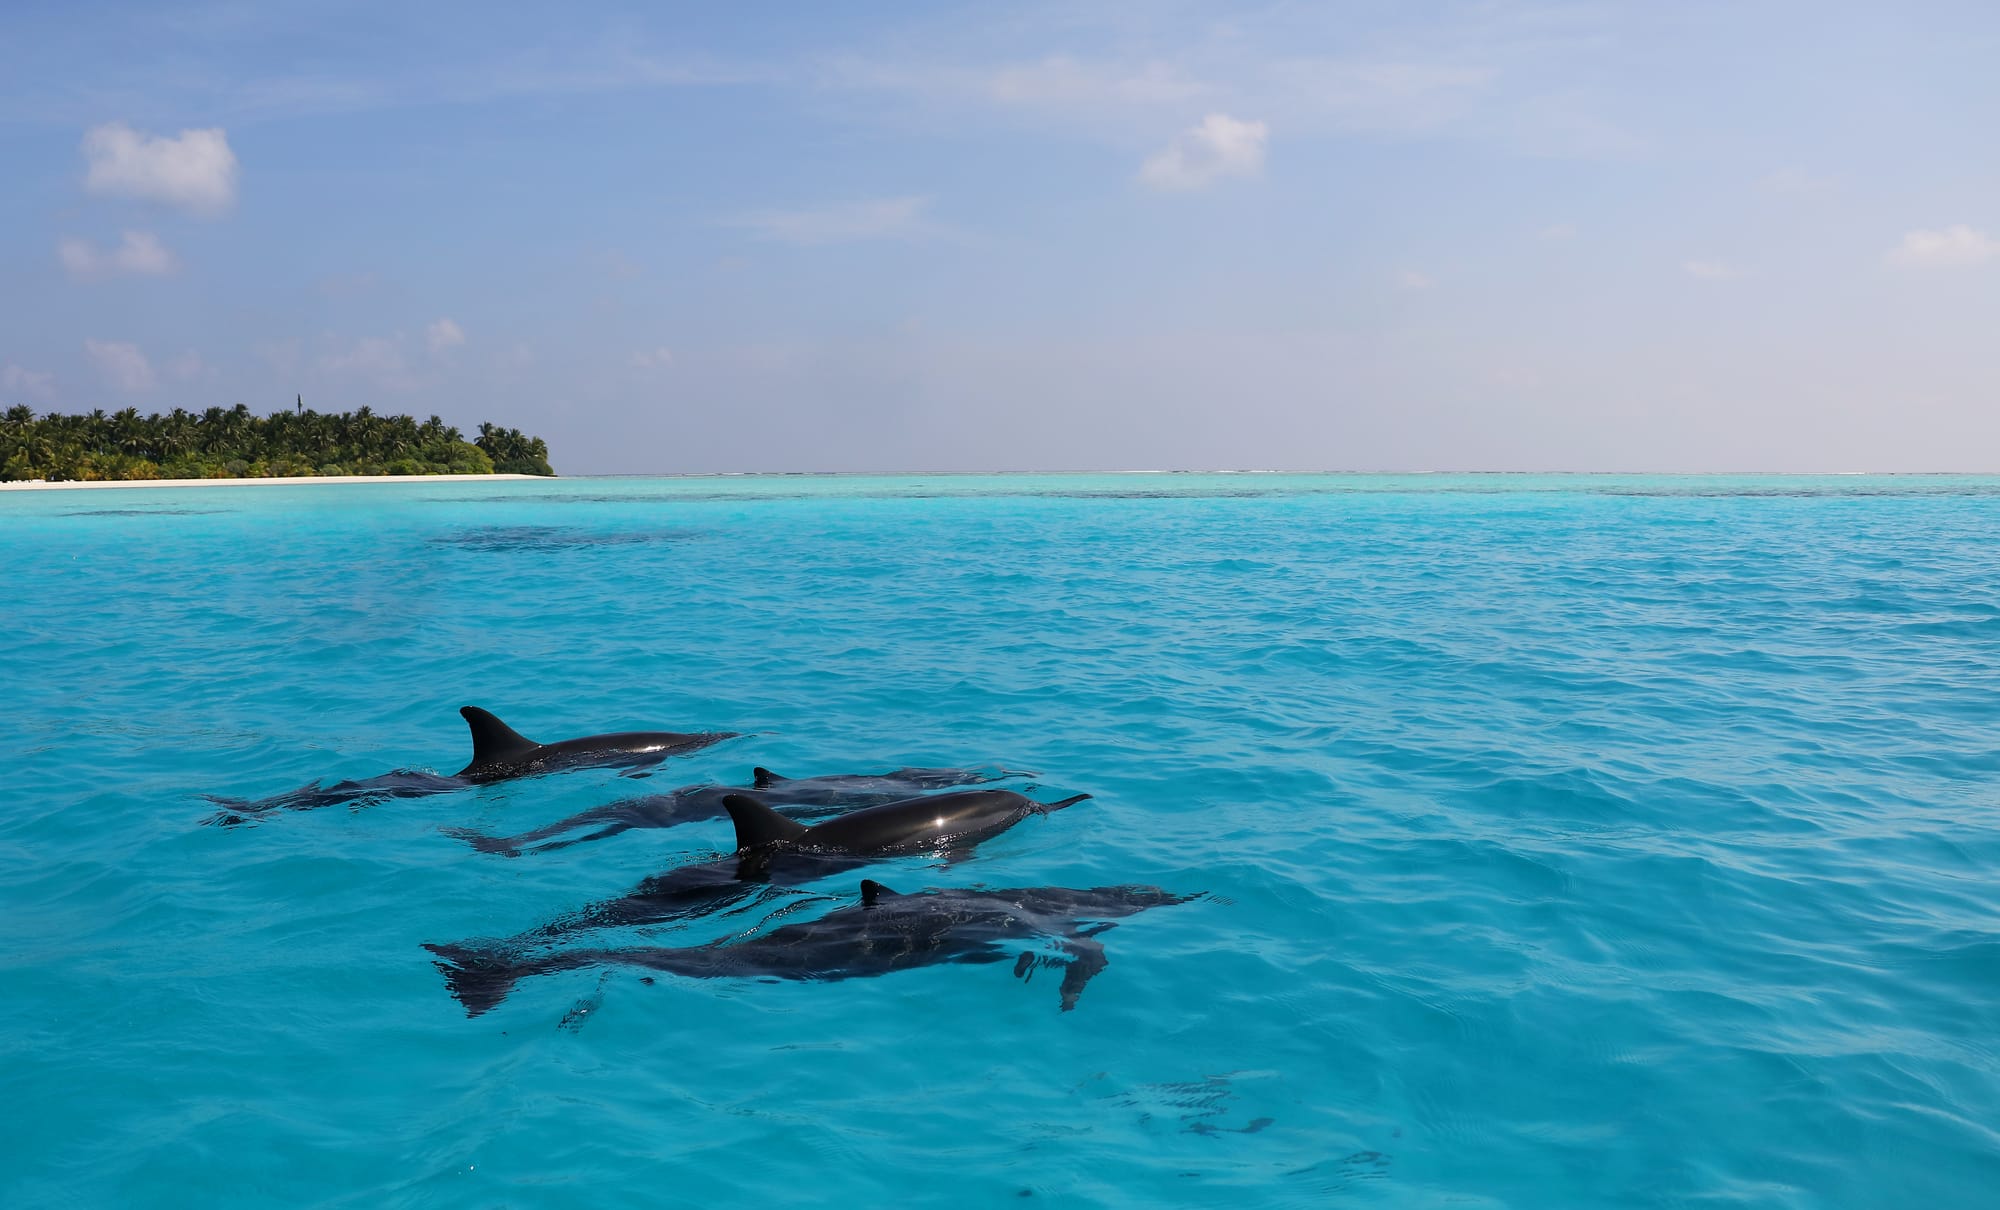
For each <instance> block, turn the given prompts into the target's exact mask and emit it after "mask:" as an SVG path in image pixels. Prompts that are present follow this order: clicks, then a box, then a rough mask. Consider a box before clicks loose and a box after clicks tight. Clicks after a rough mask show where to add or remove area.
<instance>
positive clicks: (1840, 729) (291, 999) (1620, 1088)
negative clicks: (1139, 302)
mask: <svg viewBox="0 0 2000 1210" xmlns="http://www.w3.org/2000/svg"><path fill="white" fill-rule="evenodd" d="M80 499H81V498H80V497H79V496H77V495H75V494H72V493H65V492H46V493H18V494H8V495H6V496H0V558H4V562H5V566H6V567H7V569H8V570H7V574H6V584H7V586H6V589H5V590H4V598H0V602H3V603H0V610H4V630H0V678H4V683H5V685H6V691H5V702H6V705H5V710H4V719H5V723H6V725H5V726H4V727H0V767H4V768H5V769H6V771H7V776H6V790H7V793H6V796H5V797H6V809H5V810H4V812H0V968H4V970H5V976H6V988H7V995H5V996H4V997H0V1054H4V1061H0V1100H4V1103H5V1104H7V1105H9V1106H10V1107H11V1108H12V1110H13V1112H12V1113H11V1114H10V1115H9V1126H8V1129H7V1130H6V1131H4V1132H0V1204H5V1205H8V1206H67V1205H168V1204H188V1203H190V1202H200V1203H204V1204H211V1205H219V1206H227V1205H239V1204H240V1205H270V1204H283V1205H327V1206H354V1207H361V1206H369V1207H373V1206H382V1205H391V1206H428V1205H464V1204H481V1205H488V1204H522V1205H548V1204H559V1205H619V1204H651V1203H654V1202H657V1201H659V1200H660V1199H661V1198H662V1196H669V1195H670V1197H671V1200H673V1201H675V1202H678V1203H685V1204H695V1203H700V1202H711V1203H716V1204H739V1203H744V1202H749V1201H751V1200H752V1199H756V1200H760V1201H765V1202H770V1201H773V1200H776V1201H781V1202H798V1201H806V1200H817V1201H821V1202H824V1203H826V1204H858V1203H862V1202H864V1201H883V1200H887V1201H889V1202H890V1203H891V1204H904V1203H916V1204H947V1203H955V1204H967V1205H984V1204H1000V1203H1006V1204H1019V1199H1020V1198H1022V1197H1033V1198H1034V1199H1036V1201H1037V1202H1038V1203H1041V1204H1051V1203H1052V1204H1060V1205H1132V1206H1141V1205H1144V1206H1151V1205H1161V1204H1182V1205H1216V1206H1224V1205H1226V1206H1241V1205H1272V1206H1284V1205H1297V1206H1309V1205H1310V1206H1324V1205H1327V1204H1382V1205H1396V1206H1418V1205H1445V1204H1450V1205H1455V1206H1479V1207H1500V1206H1517V1207H1534V1208H1546V1207H1557V1206H1579V1207H1582V1206H1604V1205H1633V1206H1640V1205H1651V1206H1684V1205H1690V1204H1697V1203H1699V1204H1703V1205H1710V1204H1738V1205H1755V1206H1760V1207H1762V1206H1787V1207H1790V1206H1796V1207H1822V1206H1852V1207H1875V1206H1887V1205H1926V1206H1933V1207H1957V1206H1968V1207H1970V1206H1983V1205H1990V1204H1992V1202H1991V1199H1992V1197H1993V1191H1994V1190H1995V1189H2000V1041H1996V1039H2000V878H1996V877H1995V874H1994V871H1995V868H1996V865H2000V745H1996V743H1995V737H1996V732H1995V727H1994V722H1995V706H1994V703H1995V701H1996V700H2000V698H1996V691H2000V548H1996V535H2000V481H1996V480H1990V479H1954V478H1935V479H1922V478H1872V477H1871V478H1858V479H1857V478H1850V479H1839V478H1829V479H1797V478H1770V479H1748V478H1625V477H1610V476H1601V477H1599V476H1593V477H1573V478H1565V477H1528V476H1471V477H1448V476H1420V477H1397V476H1269V475H1228V476H1185V475H1159V476H1108V475H1107V476H1079V475H1064V476H1030V477H1012V478H981V477H965V476H909V477H899V478H884V479H868V478H845V477H843V478H810V477H796V476H786V477H773V478H768V479H761V478H741V479H732V478H711V479H686V480H644V479H603V480H586V481H577V480H562V481H556V482H551V483H523V484H507V485H500V486H496V485H494V484H491V483H478V484H467V485H463V486H460V485H452V484H437V483H423V484H409V485H394V486H375V485H361V486H352V487H328V486H316V487H300V488H284V487H271V488H259V489H231V488H212V489H189V490H185V491H162V490H155V491H140V490H132V491H117V490H114V491H105V492H98V493H92V494H91V495H90V498H89V499H88V501H87V502H85V503H83V504H80V503H79V500H80ZM467 703H476V704H480V705H484V706H487V707H489V708H491V709H493V710H494V711H496V712H497V713H499V714H500V715H501V716H502V717H503V718H505V719H507V720H508V721H509V722H511V723H513V724H514V725H515V726H516V727H518V728H520V729H521V730H522V731H524V732H526V733H528V734H530V735H533V736H536V737H538V738H543V739H557V738H562V737H565V736H569V735H575V734H582V733H587V732H592V731H605V730H622V729H636V728H664V729H672V730H685V731H692V730H706V729H721V730H733V731H743V732H753V733H755V734H753V735H750V736H748V737H747V738H744V739H739V740H734V741H730V742H729V743H726V744H722V745H718V746H717V747H715V748H712V749H709V750H706V751H703V752H700V753H698V754H695V755H693V756H691V757H689V758H686V759H680V760H675V761H672V762H670V763H669V764H668V765H667V766H665V767H663V768H662V769H660V770H658V771H656V772H654V773H653V775H652V777H651V778H650V779H648V780H636V781H635V780H632V779H628V778H621V777H619V776H618V775H617V774H616V773H615V772H613V771H606V770H596V771H585V772H577V773H571V774H564V775H560V776H554V777H548V778H543V779H539V780H532V781H521V782H512V783H506V784H501V785H495V786H488V787H482V788H477V789H466V790H462V791H454V792H451V793H446V794H440V795H435V796H430V797H422V798H412V799H398V800H391V801H387V802H383V803H380V804H379V805H373V806H365V807H362V808H359V809H349V808H346V807H336V808H330V809H321V810H314V811H300V812H276V813H274V814H272V815H271V816H269V817H264V818H259V819H256V820H253V821H250V822H248V823H246V824H245V825H244V826H238V827H232V828H218V827H205V826H202V825H203V821H204V819H206V818H209V817H210V816H212V814H213V812H214V806H213V804H212V803H209V802H207V801H206V800H205V799H204V798H203V797H202V796H203V795H204V794H217V795H223V796H228V797H236V798H251V799H255V798H263V797H266V796H270V795H274V794H278V793H282V792H284V791H288V790H292V789H294V788H297V787H299V786H300V785H301V784H303V783H308V782H312V781H315V780H318V779H325V780H326V781H328V782H331V781H335V780H339V779H345V778H366V777H371V776H375V775H379V774H383V773H386V772H388V771H390V770H402V769H415V770H426V769H428V770H434V771H440V772H445V773H449V772H452V771H453V770H455V769H457V768H458V767H459V766H460V765H462V764H463V763H464V761H465V758H466V755H467V749H468V745H467V741H466V736H465V731H464V726H463V724H462V723H461V722H460V720H459V718H458V716H457V714H456V713H455V712H456V710H457V708H458V707H459V706H460V705H463V704H467ZM753 764H763V765H768V766H770V767H772V768H775V769H778V770H780V771H781V772H784V773H788V774H794V775H809V774H818V773H841V772H867V771H883V770H888V769H894V768H898V767H902V766H951V767H968V768H969V767H983V766H994V767H999V768H1014V769H1034V770H1038V771H1039V772H1040V777H1039V779H1038V782H1039V784H1040V786H1041V787H1043V789H1042V790H1040V791H1038V793H1041V794H1042V796H1043V797H1044V798H1053V797H1056V796H1058V795H1062V796H1066V795H1069V794H1076V793H1082V792H1086V791H1087V792H1089V793H1091V794H1093V795H1094V796H1095V797H1094V798H1093V799H1091V800H1090V801H1088V802H1085V803H1081V804H1079V805H1078V806H1076V807H1073V808H1071V809H1069V810H1066V811H1063V812H1060V813H1058V814H1054V815H1051V816H1048V817H1046V818H1032V819H1029V820H1027V821H1026V822H1024V823H1022V824H1021V825H1020V826H1018V827H1016V828H1014V829H1013V830H1012V831H1010V832H1008V833H1007V834H1006V835H1004V836H1002V837H1000V838H998V839H997V840H994V841H992V842H989V843H988V844H986V845H984V846H982V848H981V849H980V850H979V852H978V854H977V855H976V856H975V857H973V858H972V859H970V860H967V861H960V862H954V863H948V864H944V863H937V862H928V861H925V860H922V859H918V858H903V859H899V860H896V861H892V862H889V863H886V864H884V865H880V866H876V867H873V868H872V869H871V870H870V871H868V872H870V873H872V875H873V876H874V877H876V878H879V879H880V880H882V881H883V882H885V883H888V884H889V885H891V886H893V887H896V888H898V889H901V890H918V889H922V888H924V887H927V886H967V887H969V886H982V885H983V886H989V887H1004V886H1041V885H1060V886H1070V887H1091V886H1102V885H1107V884H1114V883H1147V884H1155V885H1158V886H1162V887H1165V888H1167V889H1169V890H1173V891H1178V892H1196V891H1205V892H1208V893H1209V895H1208V897H1207V898H1205V899H1203V900H1201V901H1198V902H1195V903H1190V904H1185V905H1181V906H1177V907H1171V908H1165V909H1161V910H1157V911H1149V912H1145V913H1143V914H1140V915H1136V916H1133V917H1130V918H1127V919H1125V920H1122V921H1120V922H1119V924H1118V927H1116V928H1114V929H1112V930H1110V931H1109V932H1107V933H1105V934H1103V936H1102V938H1101V940H1102V941H1103V944H1104V946H1105V951H1106V953H1107V954H1108V956H1109V959H1110V963H1109V966H1108V967H1107V968H1106V969H1105V970H1104V971H1103V972H1102V973H1101V974H1099V975H1097V976H1096V978H1095V979H1094V980H1092V982H1091V983H1090V985H1089V987H1088V990H1087V991H1086V992H1085V993H1084V994H1083V996H1082V997H1081V999H1080V1001H1079V1003H1078V1005H1077V1008H1076V1010H1075V1011H1074V1012H1069V1013H1064V1012H1060V1011H1059V1006H1058V996H1057V983H1058V981H1059V978H1060V977H1059V975H1057V974H1055V973H1053V972H1045V973H1042V974H1040V975H1038V976H1036V977H1035V978H1034V979H1032V980H1031V981H1029V982H1027V983H1026V984H1023V982H1021V981H1020V980H1017V979H1014V978H1010V977H1009V973H1008V971H1009V968H1008V967H1007V966H1006V965H1003V964H993V965H975V966H940V967H931V968H927V969H923V970H917V971H912V972H906V973H901V974H896V975H891V976H888V977H884V978H880V979H857V980H850V981H845V982H835V983H763V982H755V981H748V980H700V981H697V980H683V979H678V978H675V977H673V976H666V975H662V976H660V977H658V978H654V979H652V981H651V982H646V981H644V980H642V979H641V977H640V974H641V973H640V972H638V971H635V970H632V969H629V968H613V969H609V970H580V971H574V972H570V973H566V974H561V975H552V976H548V977H544V978H538V979H534V980H529V981H526V982H524V983H523V984H522V985H521V986H520V988H519V990H518V991H517V992H516V993H515V994H514V996H513V997H512V998H510V999H509V1000H507V1001H506V1002H505V1003H504V1004H502V1005H501V1006H500V1007H499V1008H498V1009H496V1010H495V1011H493V1012H491V1013H488V1014H486V1015H484V1016H481V1017H478V1018H476V1019H470V1020H468V1019H467V1017H466V1016H465V1014H464V1012H463V1011H462V1010H461V1009H460V1007H459V1006H458V1005H457V1004H455V1003H454V1002H453V1001H452V1000H451V999H450V998H449V997H448V996H447V995H446V993H445V989H444V985H443V981H442V980H441V978H440V977H439V974H438V972H437V971H436V970H435V969H433V967H432V966H431V964H430V961H429V957H430V956H429V955H428V954H426V953H425V952H424V951H423V950H422V949H421V948H420V946H421V945H422V944H423V943H424V942H427V941H454V940H461V939H466V938H476V937H502V936H508V935H512V934H516V933H520V932H523V931H525V930H529V929H532V928H534V927H536V926H537V925H540V924H544V923H546V922H548V921H550V920H553V919H556V918H557V917H559V916H561V915H562V914H563V913H565V912H568V911H572V910H574V909H575V908H577V907H579V906H581V905H583V904H585V903H588V902H590V901H593V900H599V899H603V898H605V897H607V896H615V895H618V894H620V893H622V892H624V891H626V890H627V889H629V888H630V887H632V886H633V885H634V884H635V883H637V882H638V881H639V880H640V879H642V878H644V877H646V876H648V875H650V874H654V873H658V872H660V871H663V870H666V869H669V868H671V867H673V866H675V865H677V864H681V863H685V862H688V861H693V860H701V859H706V858H709V857H712V856H714V855H715V854H716V852H717V851H718V850H719V849H722V848H725V847H727V845H728V843H729V833H728V829H727V826H726V825H725V824H722V823H719V822H715V821H710V822H707V823H698V824H690V825H688V826H685V827H680V828H675V829H667V830H635V831H631V832H627V833H624V834H622V835H619V836H617V837H614V838H610V839H606V840H604V841H602V842H599V843H595V844H591V845H580V846H576V847H574V848H570V849H565V850H561V851H558V852H550V853H545V854H536V855H532V856H528V857H523V858H522V859H519V860H509V859H506V858H502V857H496V856H492V855H489V854H482V853H479V852H476V851H474V850H472V849H471V848H470V847H469V846H467V845H465V844H464V843H462V842H461V841H459V840H456V839H454V838H452V837H451V836H448V835H445V834H444V833H443V832H442V831H441V829H445V828H459V829H463V828H473V829H477V830H479V831H482V832H487V833H492V834H496V835H505V834H511V833H517V832H522V831H526V830H528V829H530V828H534V827H536V826H538V825H540V824H544V823H547V822H549V821H552V820H555V819H557V818H560V817H562V816H566V815H569V814H572V813H574V812H577V811H582V810H584V809H586V808H589V807H593V806H597V805H600V804H603V803H608V802H612V801H615V800H618V799H623V798H629V797H632V796H633V795H635V794H638V793H643V792H646V791H647V790H648V789H649V788H653V789H667V788H670V787H673V786H677V785H682V784H687V783H691V782H698V781H704V780H713V781H726V782H741V781H743V780H745V779H747V778H748V776H749V772H750V767H751V766H752V765H753ZM859 877H860V875H859V874H855V875H852V876H844V877H842V878H840V879H837V880H828V881H826V882H824V883H822V884H816V885H813V886H811V887H808V888H805V890H806V892H807V893H806V894H801V895H789V896H787V895H774V896H771V897H768V898H765V899H762V900H760V901H758V902H757V903H756V904H755V905H754V909H746V910H744V911H742V912H739V913H735V914H729V915H723V916H718V917H717V918H713V919H704V920H702V921H699V922H696V923H694V924H691V925H688V926H685V927H681V926H671V927H652V928H642V929H631V930H627V931H626V932H625V934H624V935H623V936H614V937H611V938H608V939H601V940H608V941H609V942H610V943H614V944H632V945H684V944H693V943H701V942H706V941H710V940H716V939H725V938H729V937H732V936H735V935H737V934H742V933H745V932H749V931H756V930H761V929H764V928H768V927H770V926H771V923H775V922H769V923H767V922H766V921H765V919H764V917H765V914H766V913H769V912H771V911H773V910H774V909H776V910H779V911H781V912H787V913H790V915H789V916H784V917H781V918H783V919H797V918H799V916H800V913H822V912H825V911H827V910H829V909H831V908H832V907H834V906H838V905H839V904H841V903H844V902H847V901H851V899H852V898H853V896H854V895H855V893H856V886H857V885H858V881H859Z"/></svg>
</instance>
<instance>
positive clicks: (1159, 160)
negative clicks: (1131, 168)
mask: <svg viewBox="0 0 2000 1210" xmlns="http://www.w3.org/2000/svg"><path fill="white" fill-rule="evenodd" d="M1270 134H1271V129H1270V127H1268V126H1266V125H1265V124H1264V123H1262V122H1244V121H1239V120H1237V119H1235V118H1232V117H1230V116H1229V115H1228V114H1223V113H1212V114H1209V115H1208V116H1207V117H1205V118H1203V119H1202V120H1201V121H1200V122H1199V123H1198V124H1196V125H1194V126H1190V127H1188V128H1187V129H1186V130H1184V131H1182V132H1181V134H1180V137H1179V138H1176V139H1175V140H1174V141H1173V142H1172V143H1170V144H1168V146H1167V148H1166V149H1165V150H1164V151H1161V152H1159V153H1158V154H1156V155H1154V156H1152V157H1151V158H1150V159H1148V160H1147V161H1146V162H1145V164H1144V165H1143V166H1141V167H1140V169H1139V179H1140V180H1142V181H1144V182H1145V183H1146V184H1148V185H1151V186H1152V187H1153V188H1155V189H1168V190H1186V189H1200V188H1202V187H1203V186H1205V185H1210V184H1213V183H1214V182H1216V181H1218V180H1221V179H1222V178H1223V177H1229V176H1256V175H1257V174H1258V173H1260V172H1262V171H1263V170H1264V144H1265V143H1266V142H1267V141H1268V140H1269V138H1270Z"/></svg>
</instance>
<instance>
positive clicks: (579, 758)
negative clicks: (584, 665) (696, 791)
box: [203, 706, 737, 827]
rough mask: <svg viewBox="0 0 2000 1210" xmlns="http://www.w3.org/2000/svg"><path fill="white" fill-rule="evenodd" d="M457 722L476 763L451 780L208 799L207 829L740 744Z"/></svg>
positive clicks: (375, 780)
mask: <svg viewBox="0 0 2000 1210" xmlns="http://www.w3.org/2000/svg"><path fill="white" fill-rule="evenodd" d="M459 714H461V715H463V716H464V718H465V722H466V725H467V726H468V727H470V728H471V729H472V763H471V764H469V765H467V766H465V768H463V769H460V770H459V771H458V772H457V773H455V774H453V775H451V776H450V777H446V776H444V775H443V774H439V773H431V772H428V771H425V770H422V769H398V770H396V771H395V772H393V773H385V774H383V775H381V776H380V777H369V778H363V779H361V780H358V781H341V782H335V783H334V784H333V785H331V786H321V785H320V784H319V783H317V782H308V783H307V784H305V785H303V786H300V787H299V788H298V789H296V790H291V791H287V792H286V793H284V794H276V795H273V796H271V797H270V798H259V799H244V798H226V797H223V796H222V795H218V794H207V795H203V797H205V798H207V799H208V800H209V801H210V802H212V803H214V804H216V805H217V806H219V807H221V808H222V809H221V810H220V811H218V812H216V814H215V815H214V816H212V817H211V818H210V819H209V820H208V822H209V823H217V824H222V825H223V826H225V827H229V826H233V825H235V824H240V823H247V822H249V821H250V819H251V818H252V817H255V816H261V815H268V814H270V813H271V812H273V811H311V810H315V809H317V808H319V807H333V806H342V805H348V806H355V807H366V806H373V805H374V804H376V803H378V802H385V801H387V800H389V799H392V798H424V797H428V796H430V795H432V794H449V793H451V792H452V791H453V790H463V789H465V788H466V787H468V786H483V785H487V784H490V783H492V782H497V781H506V780H508V779H510V778H515V777H536V776H539V775H541V774H543V773H555V772H559V771H561V770H564V769H589V768H626V769H640V768H648V767H651V766H653V765H657V764H659V763H660V762H661V761H664V760H666V759H667V758H668V757H670V756H679V755H682V754H684V753H688V752H694V751H697V750H699V749H702V748H706V747H708V746H709V745H710V744H714V743H720V742H721V741H723V740H725V739H735V738H736V737H737V732H734V731H701V732H693V733H687V732H680V731H622V732H616V733H613V734H610V735H589V736H585V737H583V738H582V739H566V740H559V741H557V742H556V743H553V744H538V743H536V742H535V741H534V740H531V739H529V738H527V737H526V736H524V735H522V734H521V733H520V732H518V731H516V730H514V729H513V728H512V727H509V726H508V725H507V724H505V723H503V722H501V721H500V720H499V719H498V718H495V717H494V716H493V715H492V714H491V713H490V712H489V711H485V710H481V709H480V708H479V707H477V706H465V707H461V708H460V710H459Z"/></svg>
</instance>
